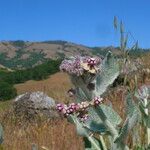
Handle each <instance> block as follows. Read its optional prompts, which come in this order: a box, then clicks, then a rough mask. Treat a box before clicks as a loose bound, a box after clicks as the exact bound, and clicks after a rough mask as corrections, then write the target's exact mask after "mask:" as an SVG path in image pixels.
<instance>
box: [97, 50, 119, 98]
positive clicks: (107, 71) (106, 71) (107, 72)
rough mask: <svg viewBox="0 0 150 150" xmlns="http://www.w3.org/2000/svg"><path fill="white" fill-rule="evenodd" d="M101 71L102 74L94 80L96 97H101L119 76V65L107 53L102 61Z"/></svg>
mask: <svg viewBox="0 0 150 150" xmlns="http://www.w3.org/2000/svg"><path fill="white" fill-rule="evenodd" d="M101 70H102V72H101V73H100V74H99V75H98V76H97V78H96V93H95V95H97V96H100V95H102V94H103V93H104V92H105V91H106V89H107V88H108V86H109V85H111V84H112V83H113V82H114V80H115V79H116V78H117V77H118V75H119V64H118V62H117V60H116V59H115V58H114V57H113V55H112V53H111V52H108V54H107V55H106V58H105V59H104V60H103V63H102V66H101Z"/></svg>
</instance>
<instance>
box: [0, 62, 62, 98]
mask: <svg viewBox="0 0 150 150" xmlns="http://www.w3.org/2000/svg"><path fill="white" fill-rule="evenodd" d="M59 64H60V60H49V61H47V62H45V63H43V64H41V65H38V66H35V67H33V68H29V69H25V70H15V71H13V72H8V71H7V72H6V71H3V70H0V100H8V99H12V98H14V97H15V96H16V95H17V93H16V89H15V88H14V87H13V85H14V84H18V83H23V82H25V81H28V80H42V79H46V78H47V77H48V76H49V75H51V74H54V73H56V72H58V71H59Z"/></svg>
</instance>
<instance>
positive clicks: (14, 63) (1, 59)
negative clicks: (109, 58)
mask: <svg viewBox="0 0 150 150" xmlns="http://www.w3.org/2000/svg"><path fill="white" fill-rule="evenodd" d="M108 51H112V52H113V53H115V55H121V54H122V52H121V51H120V49H119V48H118V47H113V46H107V47H88V46H84V45H79V44H75V43H71V42H67V41H60V40H58V41H43V42H29V41H21V40H18V41H2V42H0V65H1V66H5V67H7V68H11V69H16V68H19V69H24V68H30V67H34V66H35V65H38V64H41V63H43V62H45V61H47V60H49V59H58V58H64V57H69V56H74V55H92V54H94V55H97V54H99V55H105V54H106V53H107V52H108ZM146 51H149V49H146V50H145V49H138V50H136V51H132V54H133V55H136V56H138V55H139V54H143V52H146ZM0 68H1V67H0Z"/></svg>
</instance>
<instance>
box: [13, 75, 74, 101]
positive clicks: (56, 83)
mask: <svg viewBox="0 0 150 150" xmlns="http://www.w3.org/2000/svg"><path fill="white" fill-rule="evenodd" d="M15 87H16V89H17V92H18V94H22V93H25V92H33V91H43V92H45V93H46V94H47V95H49V96H50V97H52V98H54V99H55V100H58V101H62V102H66V101H68V100H69V97H68V96H67V91H68V90H69V89H70V88H71V87H72V85H71V82H70V80H69V77H68V75H67V74H65V73H56V74H55V75H52V76H50V77H49V78H48V79H46V80H43V81H28V82H26V83H22V84H17V85H15Z"/></svg>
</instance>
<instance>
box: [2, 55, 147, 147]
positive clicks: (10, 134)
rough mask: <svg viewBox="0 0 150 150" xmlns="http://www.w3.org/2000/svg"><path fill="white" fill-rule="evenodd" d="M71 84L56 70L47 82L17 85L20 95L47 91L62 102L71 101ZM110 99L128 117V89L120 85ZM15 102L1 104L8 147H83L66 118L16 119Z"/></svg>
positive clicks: (107, 100)
mask: <svg viewBox="0 0 150 150" xmlns="http://www.w3.org/2000/svg"><path fill="white" fill-rule="evenodd" d="M145 58H146V59H145V64H146V66H147V67H149V63H148V62H149V61H147V60H148V59H149V56H147V57H145ZM146 82H148V80H147V81H146ZM71 86H72V85H71V83H70V80H69V77H68V75H67V74H64V73H56V74H55V75H52V76H50V77H49V78H48V79H46V80H43V81H28V82H26V83H23V84H17V85H15V87H16V89H17V91H18V94H22V93H25V92H31V91H43V92H45V93H46V94H48V95H49V96H50V97H52V98H54V99H55V100H57V101H59V102H68V101H71V99H70V98H69V97H68V96H67V94H66V93H67V90H68V89H69V88H71ZM110 102H111V103H112V104H113V107H114V108H115V109H116V110H117V111H118V112H119V114H120V115H121V116H122V117H124V116H123V112H124V90H123V89H121V88H118V89H116V90H115V92H110V93H109V94H108V96H107V98H106V99H105V103H107V104H109V103H110ZM11 103H12V102H11V101H8V102H1V103H0V106H2V107H0V112H1V117H0V119H1V122H2V123H3V125H4V132H5V134H4V144H3V148H4V150H30V149H31V147H32V144H37V146H38V148H39V149H38V150H82V149H83V141H82V138H81V137H79V136H78V135H77V134H76V131H75V127H74V126H73V125H72V124H70V123H68V122H67V121H66V120H65V119H63V120H51V121H41V122H37V123H32V124H26V123H24V122H16V120H15V118H14V117H13V114H11V111H8V108H10V109H11ZM6 113H7V115H6ZM4 114H5V115H4ZM4 116H5V117H4ZM7 116H8V117H7ZM10 116H12V117H10Z"/></svg>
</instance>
